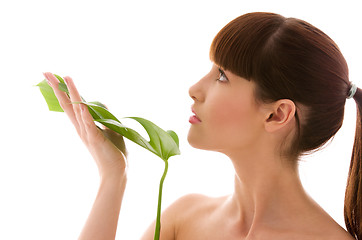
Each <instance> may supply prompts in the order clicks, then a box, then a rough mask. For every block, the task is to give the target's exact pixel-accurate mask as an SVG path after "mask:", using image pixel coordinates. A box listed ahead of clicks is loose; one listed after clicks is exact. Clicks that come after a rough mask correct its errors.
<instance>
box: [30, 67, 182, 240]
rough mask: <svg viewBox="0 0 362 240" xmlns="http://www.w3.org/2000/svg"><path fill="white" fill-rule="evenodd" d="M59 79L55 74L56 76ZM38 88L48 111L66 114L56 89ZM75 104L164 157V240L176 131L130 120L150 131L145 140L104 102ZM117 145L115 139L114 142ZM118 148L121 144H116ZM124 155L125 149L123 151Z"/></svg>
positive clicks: (44, 84)
mask: <svg viewBox="0 0 362 240" xmlns="http://www.w3.org/2000/svg"><path fill="white" fill-rule="evenodd" d="M54 75H55V74H54ZM55 76H56V77H57V79H58V80H59V89H60V90H62V91H63V92H66V93H67V94H68V95H69V92H68V88H67V86H66V84H65V82H64V80H63V79H62V78H61V77H60V76H58V75H55ZM36 86H38V87H39V89H40V91H41V93H42V95H43V96H44V98H45V101H46V102H47V105H48V108H49V110H50V111H56V112H63V109H62V108H61V107H60V105H59V102H58V99H57V97H56V96H55V94H54V91H53V89H52V87H50V86H49V85H48V83H47V81H46V80H43V81H41V82H40V83H39V84H37V85H36ZM73 104H85V105H87V107H88V110H89V112H90V114H91V115H92V117H93V120H94V121H96V122H99V123H101V124H102V125H104V126H105V127H107V128H109V129H111V130H113V131H114V132H116V133H119V134H120V135H122V136H123V137H125V138H127V139H129V140H131V141H132V142H134V143H136V144H138V145H139V146H141V147H143V148H145V149H147V150H148V151H150V152H152V153H154V154H156V155H157V156H158V157H160V158H161V159H162V160H163V161H164V163H165V169H164V172H163V175H162V177H161V181H160V185H159V193H158V206H157V218H156V228H155V236H154V239H155V240H159V238H160V230H161V200H162V187H163V182H164V180H165V177H166V174H167V170H168V159H169V158H170V157H172V156H175V155H179V154H180V150H179V139H178V136H177V134H176V133H175V132H174V131H171V130H169V131H164V130H163V129H161V128H160V127H158V126H157V125H156V124H154V123H152V122H151V121H149V120H147V119H144V118H140V117H129V118H131V119H133V120H135V121H137V122H138V123H140V124H141V125H142V127H143V128H144V129H145V130H146V132H147V134H148V136H149V139H150V140H149V141H147V140H146V139H145V138H143V137H142V136H141V135H140V134H139V133H138V132H136V131H135V130H133V129H131V128H128V127H126V126H124V125H123V124H122V123H121V122H120V121H119V120H118V119H117V118H116V117H115V116H114V115H113V114H112V113H110V112H109V111H108V109H107V108H106V107H105V105H103V104H102V103H100V102H86V101H85V100H84V99H83V98H82V102H77V103H73ZM110 140H111V141H113V140H112V139H110ZM115 145H116V146H117V147H118V146H119V144H115ZM120 150H122V151H124V149H120Z"/></svg>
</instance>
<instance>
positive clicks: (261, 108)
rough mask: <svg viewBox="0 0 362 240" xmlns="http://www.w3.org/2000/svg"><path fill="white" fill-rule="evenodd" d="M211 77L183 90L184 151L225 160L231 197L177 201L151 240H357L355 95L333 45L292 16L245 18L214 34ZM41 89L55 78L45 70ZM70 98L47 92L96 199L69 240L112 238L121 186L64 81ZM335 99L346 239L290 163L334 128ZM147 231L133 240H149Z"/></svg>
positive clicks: (119, 168)
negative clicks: (79, 149) (342, 136)
mask: <svg viewBox="0 0 362 240" xmlns="http://www.w3.org/2000/svg"><path fill="white" fill-rule="evenodd" d="M210 58H211V60H212V62H213V66H212V69H211V71H210V72H209V73H208V74H207V75H206V76H205V77H204V78H202V79H201V80H200V81H199V82H198V83H196V84H195V85H194V86H192V87H191V88H190V91H189V94H190V97H191V98H192V99H193V100H194V104H193V107H192V111H193V113H194V114H195V115H193V116H192V117H191V118H190V123H191V128H190V131H189V135H188V141H189V143H190V144H191V145H192V146H193V147H195V148H200V149H206V150H212V151H218V152H221V153H224V154H226V155H227V156H228V157H229V158H230V160H231V161H232V163H233V165H234V168H235V191H234V193H233V194H232V195H231V196H226V197H220V198H208V197H205V196H200V195H189V196H185V197H183V198H181V199H179V200H178V201H176V202H175V203H174V204H172V205H171V206H170V207H169V208H168V209H166V210H165V211H164V212H163V214H162V229H161V239H164V240H165V239H166V240H167V239H178V240H179V239H188V240H191V239H269V240H271V239H278V240H279V239H303V240H305V239H362V227H361V226H362V225H361V224H360V216H361V199H360V196H361V186H362V185H361V179H362V178H361V176H362V175H361V168H360V162H361V144H362V143H361V106H362V92H361V90H360V89H358V88H357V87H356V86H355V85H353V84H351V82H349V79H348V68H347V64H346V61H345V59H344V58H343V56H342V54H341V52H340V51H339V49H338V47H337V45H336V44H335V43H334V42H333V41H332V40H331V39H330V38H329V37H328V36H326V35H325V34H324V33H323V32H322V31H320V30H319V29H317V28H315V27H314V26H312V25H310V24H308V23H306V22H304V21H301V20H298V19H294V18H284V17H282V16H280V15H277V14H272V13H249V14H246V15H242V16H240V17H238V18H236V19H235V20H233V21H231V22H230V23H229V24H227V25H226V26H225V27H224V28H223V29H222V30H221V31H220V32H219V33H218V34H217V36H216V37H215V39H214V41H213V43H212V45H211V49H210ZM45 77H46V79H47V80H48V81H49V84H51V85H52V86H53V87H54V86H57V84H58V82H57V79H56V78H55V77H54V76H53V75H52V74H51V73H45ZM65 81H66V83H67V85H68V88H69V90H70V98H68V97H67V95H66V94H65V93H63V92H61V91H59V90H58V89H57V87H55V88H54V91H55V93H56V95H57V97H58V99H59V102H60V103H61V106H62V107H63V109H64V111H65V112H66V113H67V114H68V116H69V118H70V119H71V121H72V122H73V124H74V125H75V128H76V129H77V131H78V134H79V135H80V137H81V138H82V140H83V141H84V143H85V144H86V146H87V147H88V149H89V151H90V152H91V154H92V156H93V157H94V159H95V161H96V163H97V165H98V168H99V173H100V177H101V184H100V187H99V192H98V195H97V197H96V200H95V203H94V206H93V208H92V210H91V213H90V215H89V218H88V220H87V223H86V224H85V227H84V229H83V231H82V233H81V236H80V239H114V237H115V233H116V228H117V220H118V215H119V211H120V207H121V202H122V197H123V192H124V189H125V186H126V179H127V174H126V167H127V164H126V158H125V155H124V154H123V153H122V152H120V151H119V150H118V149H117V148H116V147H115V146H114V145H113V144H112V143H111V142H110V141H109V140H108V139H107V138H106V137H105V136H104V135H103V134H102V132H101V131H99V130H98V129H97V127H96V126H95V124H94V122H93V120H92V117H91V116H90V114H89V112H88V110H87V108H86V107H85V106H84V105H80V104H74V105H72V104H70V102H71V101H80V100H81V99H80V96H79V94H78V92H77V89H76V87H75V85H74V83H73V81H72V79H71V78H70V77H65ZM346 98H353V99H354V100H355V101H356V103H357V106H358V107H357V112H358V113H357V117H358V119H357V128H356V136H355V143H354V147H353V154H352V160H351V168H350V173H349V179H348V186H347V190H346V199H345V220H346V226H347V229H348V232H349V233H348V232H347V231H345V230H344V229H343V228H342V227H340V226H339V225H338V224H337V223H336V222H335V221H334V220H333V219H332V218H331V217H330V216H329V215H328V214H327V213H326V212H325V211H324V210H323V209H322V208H321V207H320V206H318V204H317V203H315V202H314V201H313V200H312V199H311V198H310V197H309V196H308V195H307V193H306V192H305V191H304V189H303V187H302V184H301V182H300V179H299V176H298V164H297V163H298V158H299V157H300V156H302V155H303V154H306V153H308V152H311V151H315V150H317V149H318V148H320V147H321V146H322V145H324V144H325V143H326V142H328V141H329V140H330V139H331V137H333V136H334V135H335V133H336V132H337V131H338V129H339V128H340V127H341V125H342V121H343V114H344V105H345V101H346ZM153 229H154V224H152V225H151V226H150V228H149V229H148V230H147V231H146V232H145V234H144V236H143V238H142V239H152V238H153Z"/></svg>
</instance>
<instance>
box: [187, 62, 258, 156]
mask: <svg viewBox="0 0 362 240" xmlns="http://www.w3.org/2000/svg"><path fill="white" fill-rule="evenodd" d="M254 88H255V83H253V82H252V81H248V80H246V79H244V78H241V77H239V76H237V75H235V74H233V73H231V72H230V71H224V70H223V69H221V68H220V67H219V66H217V65H216V64H213V66H212V68H211V70H210V72H209V73H208V74H206V75H205V76H204V77H203V78H202V79H201V80H200V81H198V82H197V83H196V84H194V85H193V86H191V88H190V90H189V95H190V97H191V98H192V99H193V100H194V104H193V105H192V110H193V112H194V114H195V115H194V116H193V117H191V119H190V123H191V127H190V130H189V134H188V141H189V143H190V145H191V146H193V147H195V148H199V149H205V150H212V151H218V152H222V153H228V152H230V151H235V150H238V151H240V150H243V149H250V147H251V146H252V145H253V144H255V143H256V142H257V141H258V139H259V137H260V136H261V134H262V133H263V131H262V128H263V125H262V122H263V118H264V117H265V114H264V112H263V108H262V107H261V105H260V104H259V103H256V101H255V97H254Z"/></svg>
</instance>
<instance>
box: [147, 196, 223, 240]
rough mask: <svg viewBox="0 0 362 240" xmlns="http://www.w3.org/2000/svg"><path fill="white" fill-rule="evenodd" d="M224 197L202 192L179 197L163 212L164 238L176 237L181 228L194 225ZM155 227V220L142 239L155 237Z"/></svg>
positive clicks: (168, 239)
mask: <svg viewBox="0 0 362 240" xmlns="http://www.w3.org/2000/svg"><path fill="white" fill-rule="evenodd" d="M223 199H225V198H211V197H207V196H205V195H202V194H188V195H185V196H183V197H181V198H179V199H178V200H176V201H175V202H174V203H172V204H171V205H170V206H169V207H167V208H166V209H165V210H164V211H163V212H162V216H161V226H162V227H161V235H162V236H163V239H167V240H174V239H176V238H177V235H178V231H179V230H180V228H185V227H186V226H187V225H193V223H195V222H197V221H198V219H199V218H200V217H201V216H205V213H207V212H212V211H214V209H215V208H217V206H219V204H220V203H221V202H222V200H223ZM154 227H155V222H153V223H152V224H151V225H150V227H149V228H148V229H147V230H146V232H145V233H144V235H143V237H142V238H141V239H142V240H150V239H153V238H152V237H153V229H154Z"/></svg>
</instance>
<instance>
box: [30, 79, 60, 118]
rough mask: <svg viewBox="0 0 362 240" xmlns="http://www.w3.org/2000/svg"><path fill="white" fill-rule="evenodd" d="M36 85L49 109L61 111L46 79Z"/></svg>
mask: <svg viewBox="0 0 362 240" xmlns="http://www.w3.org/2000/svg"><path fill="white" fill-rule="evenodd" d="M36 86H38V87H39V89H40V92H41V94H42V95H43V97H44V98H45V101H46V103H47V104H48V108H49V110H50V111H54V112H63V109H62V108H61V107H60V105H59V102H58V99H57V97H56V96H55V94H54V91H53V88H52V87H51V86H49V84H48V83H47V81H46V80H43V81H41V82H40V83H38V84H37V85H36Z"/></svg>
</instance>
